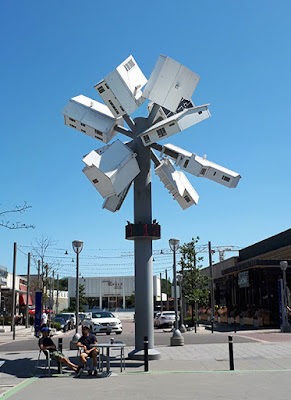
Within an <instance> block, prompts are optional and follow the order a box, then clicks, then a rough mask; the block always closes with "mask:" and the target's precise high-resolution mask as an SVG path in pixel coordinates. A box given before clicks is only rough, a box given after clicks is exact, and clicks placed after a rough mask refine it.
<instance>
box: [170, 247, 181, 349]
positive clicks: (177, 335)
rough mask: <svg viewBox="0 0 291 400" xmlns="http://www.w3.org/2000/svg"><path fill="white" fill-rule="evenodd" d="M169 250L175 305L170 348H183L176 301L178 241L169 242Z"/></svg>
mask: <svg viewBox="0 0 291 400" xmlns="http://www.w3.org/2000/svg"><path fill="white" fill-rule="evenodd" d="M169 245H170V249H171V250H172V252H173V280H174V305H175V329H174V330H173V335H172V336H171V341H170V343H171V346H184V338H183V336H182V334H181V332H180V330H179V328H178V299H177V272H176V251H177V250H178V248H179V245H180V240H179V239H170V240H169Z"/></svg>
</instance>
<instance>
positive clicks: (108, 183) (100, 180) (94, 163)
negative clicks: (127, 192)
mask: <svg viewBox="0 0 291 400" xmlns="http://www.w3.org/2000/svg"><path fill="white" fill-rule="evenodd" d="M83 162H84V164H85V165H86V168H84V169H83V172H84V174H85V175H86V176H87V178H88V179H89V180H90V182H91V183H92V185H93V186H94V187H95V189H97V190H98V192H99V193H100V194H101V196H102V197H104V198H108V197H110V196H114V195H119V194H120V193H121V192H122V191H123V190H124V189H125V188H126V187H127V186H128V185H129V184H130V183H131V181H132V180H133V179H134V178H135V177H136V176H137V175H138V174H139V172H140V169H139V166H138V163H137V161H136V154H135V153H134V152H133V151H131V150H130V149H129V148H128V147H127V146H126V145H125V144H123V143H122V142H121V141H120V140H116V141H115V142H113V143H112V144H110V145H107V146H104V147H102V148H101V149H98V150H96V151H95V150H93V151H91V152H90V153H89V154H87V155H86V156H85V157H84V158H83Z"/></svg>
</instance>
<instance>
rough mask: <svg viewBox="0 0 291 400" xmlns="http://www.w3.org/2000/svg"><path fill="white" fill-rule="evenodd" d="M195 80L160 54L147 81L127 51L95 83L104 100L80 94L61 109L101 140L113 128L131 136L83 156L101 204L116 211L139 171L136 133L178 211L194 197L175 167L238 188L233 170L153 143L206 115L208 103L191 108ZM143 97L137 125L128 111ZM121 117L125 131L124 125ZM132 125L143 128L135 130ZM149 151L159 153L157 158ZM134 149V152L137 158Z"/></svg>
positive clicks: (67, 119)
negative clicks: (142, 115) (143, 115)
mask: <svg viewBox="0 0 291 400" xmlns="http://www.w3.org/2000/svg"><path fill="white" fill-rule="evenodd" d="M199 79H200V78H199V76H198V75H197V74H195V73H194V72H192V71H190V70H189V69H188V68H186V67H184V66H183V65H182V64H180V63H179V62H177V61H175V60H173V59H172V58H170V57H167V56H164V55H160V56H159V58H158V60H157V62H156V65H155V67H154V69H153V71H152V73H151V75H150V78H149V80H147V78H146V77H145V76H144V74H143V73H142V71H141V69H140V68H139V66H138V65H137V63H136V61H135V59H134V58H133V56H132V55H130V56H129V57H127V58H126V59H125V60H124V61H123V62H122V63H121V64H120V65H119V66H118V67H117V68H116V69H115V70H114V71H112V72H111V73H109V74H108V75H107V76H105V78H103V79H102V80H101V81H100V82H99V83H97V84H96V85H95V89H96V91H97V93H98V94H99V95H100V96H101V98H102V99H103V101H104V102H105V104H101V103H99V102H97V101H95V100H92V99H90V98H88V97H86V96H83V95H79V96H76V97H73V98H72V99H71V100H70V101H69V103H68V104H67V105H66V107H65V108H64V110H63V111H62V113H63V115H64V120H65V124H66V125H67V126H69V127H71V128H74V129H76V130H78V131H80V132H82V133H85V134H86V135H89V136H91V137H93V138H95V139H98V140H100V141H102V142H103V143H105V144H107V143H109V141H110V140H111V139H112V138H114V137H115V135H116V134H117V133H118V132H119V133H122V134H124V135H126V136H128V137H130V139H132V138H135V140H134V141H131V142H129V143H128V144H126V143H122V142H121V141H119V140H116V141H115V142H113V143H112V144H110V145H107V146H104V147H102V148H101V149H99V150H94V151H91V152H90V153H89V154H88V155H86V156H85V157H84V158H83V162H84V163H85V165H86V167H85V168H84V169H83V172H84V174H85V175H86V176H87V178H88V179H89V180H90V182H91V183H92V184H93V185H94V187H95V188H96V189H97V190H98V191H99V193H100V194H101V196H102V197H103V198H104V199H105V201H104V203H103V208H105V209H107V210H109V211H111V212H115V211H118V210H119V209H120V207H121V206H122V204H123V202H124V200H125V198H126V196H127V194H128V192H129V190H130V187H131V184H132V183H133V180H134V179H135V177H136V176H137V175H138V174H139V172H140V167H139V165H138V162H137V159H139V162H140V158H139V157H140V153H141V152H140V150H138V148H136V150H135V148H134V144H135V143H136V139H137V138H138V137H139V138H140V139H141V142H142V144H143V145H144V146H145V147H147V146H150V147H151V148H152V151H151V154H152V159H153V161H154V163H155V166H156V168H155V172H156V174H157V175H158V176H159V178H160V179H161V180H162V182H163V183H164V185H165V186H166V188H168V189H169V191H170V192H171V193H172V194H173V196H174V199H175V200H177V201H178V203H179V204H180V206H181V207H182V208H183V210H185V209H187V208H188V207H190V206H191V205H193V204H197V203H198V198H199V196H198V194H197V193H196V191H195V190H194V188H193V187H192V186H191V184H190V182H189V181H188V179H187V178H186V176H185V175H184V173H183V172H181V171H176V170H175V167H179V168H181V169H182V170H184V171H186V172H189V173H190V174H192V175H195V176H197V177H203V178H207V179H210V180H212V181H214V182H217V183H219V184H221V185H223V186H226V187H228V188H235V187H236V186H237V184H238V182H239V180H240V178H241V176H240V175H239V174H238V173H236V172H234V171H232V170H229V169H227V168H224V167H222V166H220V165H218V164H215V163H213V162H211V161H208V160H207V159H206V157H200V156H198V155H197V154H195V153H191V152H189V151H186V150H183V149H181V148H179V147H177V146H174V145H171V144H165V145H161V144H159V143H158V142H160V141H161V140H164V139H165V138H168V137H170V136H172V135H175V134H176V133H178V132H181V131H183V130H185V129H188V128H190V127H191V126H193V125H195V124H197V123H199V122H201V121H203V120H205V119H207V118H209V117H210V112H209V109H208V106H209V104H205V105H201V106H195V105H194V103H193V101H192V99H191V96H192V94H193V93H194V91H195V89H196V86H197V84H198V82H199ZM143 87H144V91H143V92H142V88H143ZM146 99H147V100H149V103H148V105H147V106H148V111H149V117H148V124H144V125H139V124H136V123H135V121H134V120H131V118H130V114H132V113H133V112H134V111H136V110H137V108H138V107H140V106H141V105H142V103H143V102H144V101H145V100H146ZM123 118H124V119H125V120H126V122H127V125H128V128H129V129H127V128H124V127H123V125H124V120H123ZM144 119H145V118H144ZM137 126H144V127H145V126H146V129H145V128H138V129H139V130H137ZM142 129H144V130H143V131H142ZM153 149H155V150H157V151H160V159H161V161H160V159H159V158H158V157H157V155H156V154H155V152H154V150H153ZM134 151H136V152H138V154H139V155H138V158H136V157H137V155H136V154H135V153H134ZM171 160H172V161H174V163H175V166H174V164H173V162H172V161H171Z"/></svg>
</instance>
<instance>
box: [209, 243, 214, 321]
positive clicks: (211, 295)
mask: <svg viewBox="0 0 291 400" xmlns="http://www.w3.org/2000/svg"><path fill="white" fill-rule="evenodd" d="M208 255H209V271H210V303H211V319H212V317H213V316H214V282H213V267H212V252H211V242H208Z"/></svg>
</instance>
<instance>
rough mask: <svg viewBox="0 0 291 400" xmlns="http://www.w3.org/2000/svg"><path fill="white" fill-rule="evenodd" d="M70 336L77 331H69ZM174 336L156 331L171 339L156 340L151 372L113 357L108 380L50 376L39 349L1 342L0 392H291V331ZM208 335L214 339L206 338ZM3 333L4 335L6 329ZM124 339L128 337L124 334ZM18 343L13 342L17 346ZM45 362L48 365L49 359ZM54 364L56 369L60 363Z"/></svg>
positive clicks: (128, 330) (19, 395) (156, 395)
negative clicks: (189, 340)
mask: <svg viewBox="0 0 291 400" xmlns="http://www.w3.org/2000/svg"><path fill="white" fill-rule="evenodd" d="M125 326H126V327H125ZM124 327H125V332H124V334H125V337H130V335H131V336H133V331H132V329H133V328H134V325H133V324H130V323H127V324H124ZM229 334H232V336H233V337H234V367H235V371H234V372H230V371H229V353H228V342H227V336H228V335H229ZM9 335H10V334H7V339H6V340H8V341H10V336H9ZM71 335H72V331H71V332H69V333H67V334H65V335H64V336H65V337H70V336H71ZM170 335H171V333H170V332H163V331H162V330H159V331H158V332H157V331H155V337H156V336H158V337H161V338H166V344H163V345H156V349H158V350H159V351H160V353H161V359H160V360H157V361H150V363H149V370H150V372H149V373H144V372H143V371H144V365H143V363H142V362H137V361H134V362H133V361H131V360H126V370H125V372H123V373H120V372H119V360H115V361H114V360H113V362H112V370H113V372H116V373H117V374H118V375H117V376H114V377H109V378H105V379H97V378H90V377H87V376H86V375H84V376H82V377H81V378H80V379H78V378H74V374H71V372H70V371H69V370H66V369H64V372H65V374H64V375H63V376H62V377H52V378H46V377H45V376H46V375H45V371H44V369H43V368H40V369H38V370H37V371H35V364H36V360H37V356H38V350H36V349H35V350H25V349H21V348H20V349H18V350H17V351H16V350H14V351H12V350H10V351H8V350H5V347H6V346H5V345H4V346H0V359H1V360H5V364H4V365H3V366H2V367H1V368H0V382H1V383H0V395H1V393H2V394H4V393H6V395H5V397H4V398H7V396H8V395H9V396H10V395H11V397H10V398H11V399H23V398H26V397H27V398H28V397H29V399H34V398H38V399H39V393H42V399H43V400H45V399H46V398H47V399H49V398H51V397H52V396H53V395H54V396H55V394H56V393H58V395H60V397H61V398H62V400H63V399H66V398H68V399H69V398H70V399H74V398H80V397H86V398H88V399H90V398H93V395H94V396H95V397H94V398H96V393H94V392H95V388H96V390H98V397H99V398H102V395H103V396H104V398H105V396H106V398H113V396H117V395H118V398H119V399H122V398H127V399H131V398H132V399H163V398H165V399H166V398H167V399H171V398H176V397H177V395H179V398H180V399H183V398H185V399H186V398H189V396H190V393H192V395H193V393H195V397H194V398H196V395H197V398H198V395H201V396H202V395H203V398H204V399H207V398H209V399H210V398H217V399H219V398H224V399H228V398H229V399H233V397H234V393H236V394H238V390H240V397H241V398H245V399H254V398H256V399H260V398H264V399H268V398H270V399H271V398H274V397H275V396H276V397H277V398H280V399H285V398H286V399H287V395H288V398H289V397H290V395H289V394H288V391H286V387H287V388H288V387H289V386H290V385H289V381H290V378H291V334H282V333H279V332H278V331H276V330H272V331H266V330H263V331H250V330H248V331H240V332H238V333H236V334H235V333H229V332H215V333H213V334H211V332H210V331H208V330H205V329H200V330H198V331H197V333H196V334H195V333H194V332H193V331H192V332H187V333H186V334H185V336H189V337H190V335H192V336H194V335H195V337H196V340H199V338H200V339H201V340H202V341H203V343H204V344H201V343H198V344H186V345H185V346H183V347H170V346H169V343H168V344H167V339H168V337H169V336H170ZM28 336H29V333H28ZM121 336H123V335H121ZM207 337H208V338H209V341H210V343H205V342H204V341H205V339H206V338H207ZM242 337H247V339H248V341H247V342H236V339H239V338H241V339H242ZM1 338H2V340H3V336H2V334H1ZM30 338H31V336H30ZM101 338H102V340H101ZM216 338H218V339H217V340H219V341H220V340H221V339H223V341H222V342H219V343H211V341H213V340H214V341H216V340H215V339H216ZM108 339H109V337H108V336H106V335H104V336H102V337H101V336H98V340H99V341H100V342H101V341H103V342H104V341H108ZM210 339H211V340H210ZM118 340H119V337H118ZM122 340H123V341H124V342H126V341H125V340H124V339H123V338H122ZM0 342H1V339H0ZM28 343H30V342H29V341H21V340H20V341H19V342H18V344H19V345H23V346H25V344H28ZM16 344H17V343H15V345H14V344H13V345H14V347H15V346H16ZM131 350H133V346H128V347H127V349H126V354H127V353H128V352H130V351H131ZM64 353H65V354H66V355H67V356H69V357H70V358H71V360H73V361H75V362H77V361H78V360H77V357H76V356H77V352H76V351H73V350H71V351H70V350H66V347H64ZM41 365H42V366H43V365H44V358H43V360H42V364H41ZM54 368H55V371H56V365H55V366H54ZM35 372H36V376H37V379H35V380H33V379H32V378H31V377H32V376H33V375H34V373H35ZM67 374H69V375H68V376H67ZM39 377H42V378H39ZM52 382H53V384H52ZM17 385H19V386H17ZM25 385H27V386H25ZM95 385H97V386H95ZM161 387H163V390H162V391H161V390H160V388H161ZM18 389H19V390H18ZM14 391H15V392H14ZM208 396H209V397H208ZM284 396H285V397H284ZM192 398H193V397H192Z"/></svg>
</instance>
